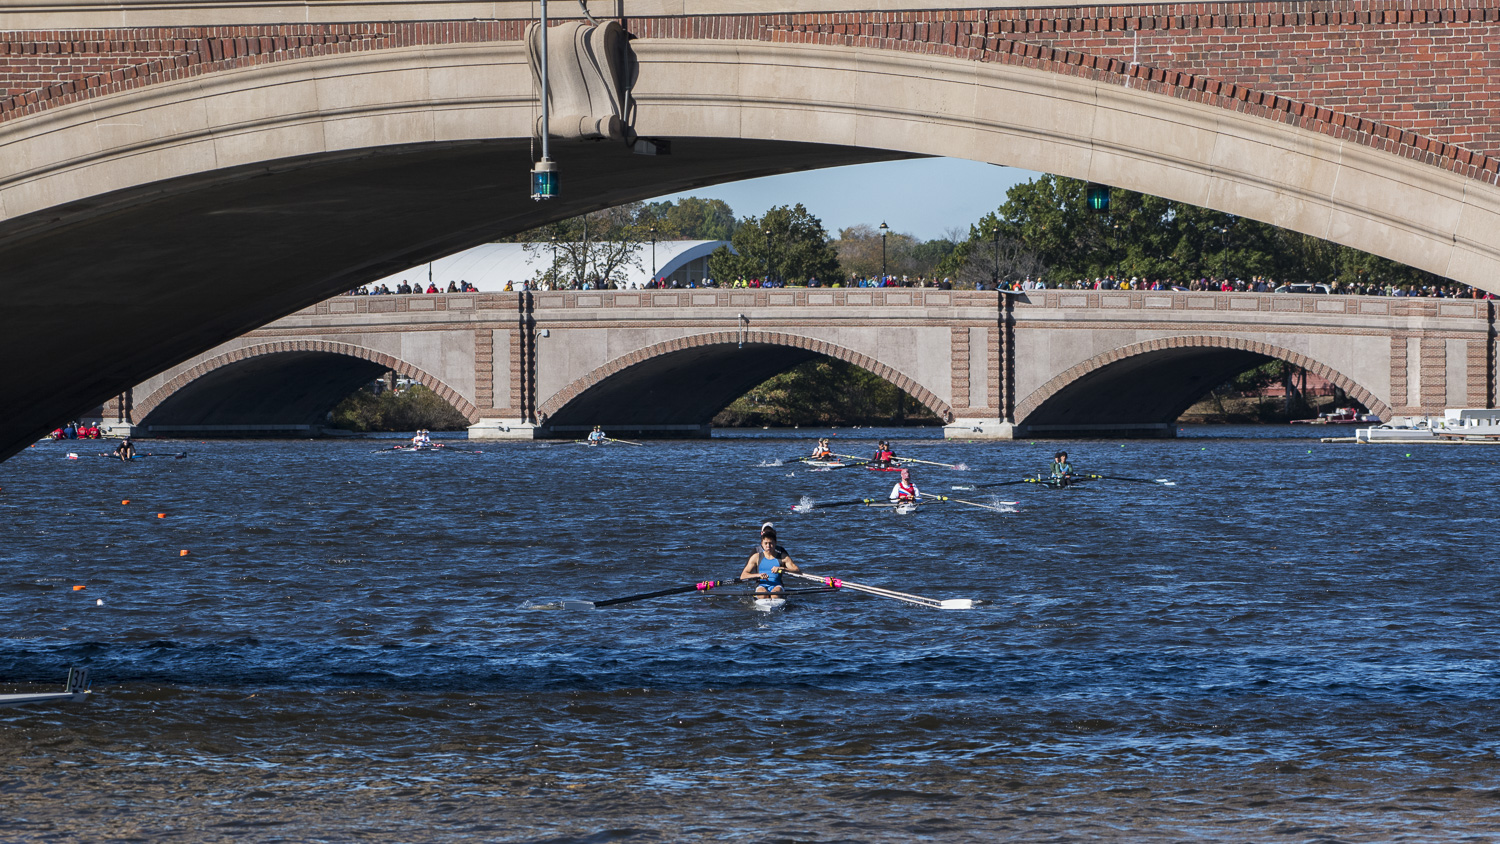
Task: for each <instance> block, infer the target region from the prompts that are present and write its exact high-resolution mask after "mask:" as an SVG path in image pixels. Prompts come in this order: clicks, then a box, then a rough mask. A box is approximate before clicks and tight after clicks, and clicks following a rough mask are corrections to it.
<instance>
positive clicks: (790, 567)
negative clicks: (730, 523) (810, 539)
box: [740, 522, 800, 595]
mask: <svg viewBox="0 0 1500 844" xmlns="http://www.w3.org/2000/svg"><path fill="white" fill-rule="evenodd" d="M778 569H786V570H787V571H800V569H798V568H797V564H796V563H794V562H792V555H791V554H788V553H787V552H786V549H785V548H783V547H781V546H780V545H778V544H777V543H776V528H774V527H772V526H771V523H770V522H766V523H765V524H764V525H762V526H761V528H760V547H759V548H757V549H755V553H754V554H751V555H750V560H749V561H748V562H746V563H745V568H744V570H743V571H741V572H740V578H741V579H742V580H756V579H758V580H759V581H760V582H759V583H758V584H756V587H755V594H756V595H767V594H775V595H780V594H782V593H783V592H784V591H785V590H784V589H783V588H782V583H781V572H780V571H778Z"/></svg>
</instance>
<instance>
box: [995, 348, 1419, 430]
mask: <svg viewBox="0 0 1500 844" xmlns="http://www.w3.org/2000/svg"><path fill="white" fill-rule="evenodd" d="M1272 358H1275V359H1279V360H1284V361H1286V362H1288V363H1291V364H1293V365H1295V366H1299V367H1302V368H1303V369H1306V370H1308V371H1309V372H1312V373H1313V374H1315V375H1318V376H1320V377H1322V378H1324V379H1326V380H1327V381H1328V382H1329V383H1332V384H1334V385H1336V386H1337V387H1339V388H1340V389H1342V390H1343V391H1344V392H1345V393H1347V394H1348V395H1349V397H1350V398H1351V399H1353V400H1354V401H1357V402H1359V403H1360V404H1362V405H1364V406H1365V407H1366V408H1368V409H1369V410H1370V411H1371V412H1372V413H1376V414H1378V415H1379V416H1380V417H1381V418H1382V419H1389V418H1390V416H1391V408H1390V405H1388V404H1387V403H1386V402H1385V401H1383V400H1381V398H1380V397H1379V396H1377V395H1375V394H1374V393H1372V392H1371V391H1370V390H1368V389H1367V388H1365V387H1364V386H1363V385H1361V384H1359V383H1357V382H1355V381H1354V380H1353V379H1351V378H1349V377H1348V376H1346V375H1344V374H1343V373H1342V372H1339V371H1338V370H1336V369H1334V368H1333V367H1331V366H1329V365H1328V364H1326V363H1323V362H1322V361H1319V360H1316V359H1314V358H1311V357H1308V356H1307V355H1304V354H1301V353H1299V352H1294V351H1292V350H1290V349H1285V348H1282V347H1280V346H1275V345H1272V344H1269V343H1263V342H1260V341H1258V340H1252V339H1248V338H1243V337H1222V336H1212V335H1201V336H1191V337H1167V338H1162V339H1159V340H1150V341H1146V342H1141V343H1135V344H1132V345H1129V346H1122V347H1120V348H1117V349H1112V350H1110V351H1108V352H1105V353H1103V354H1100V355H1096V356H1095V357H1093V358H1090V359H1089V360H1086V361H1083V362H1081V363H1078V364H1076V365H1074V366H1072V367H1070V368H1069V369H1067V370H1066V371H1064V372H1061V373H1059V374H1058V375H1057V376H1056V377H1054V378H1052V379H1051V380H1050V381H1048V382H1046V383H1045V384H1043V385H1042V386H1041V387H1039V388H1037V390H1036V391H1035V392H1033V393H1032V394H1031V395H1029V396H1027V397H1025V398H1024V399H1022V401H1021V402H1020V403H1019V404H1018V405H1017V406H1016V423H1017V425H1018V426H1019V427H1020V428H1022V429H1023V430H1025V431H1027V432H1028V433H1032V434H1045V433H1056V434H1066V433H1068V432H1070V431H1074V432H1078V433H1087V432H1088V431H1089V430H1090V429H1096V428H1102V427H1108V426H1112V425H1122V424H1123V425H1157V426H1170V425H1171V424H1172V423H1173V422H1175V421H1176V420H1177V418H1178V417H1179V416H1181V415H1182V413H1183V412H1184V411H1186V410H1187V409H1188V408H1189V407H1191V406H1192V405H1193V404H1194V403H1195V402H1196V401H1198V400H1199V399H1201V398H1202V397H1203V396H1204V395H1206V394H1207V393H1208V392H1209V391H1210V390H1212V389H1213V388H1214V387H1217V386H1218V385H1220V384H1222V383H1224V382H1225V381H1226V380H1228V379H1229V378H1232V377H1233V376H1235V375H1237V374H1239V373H1240V372H1243V371H1245V370H1246V369H1249V368H1251V367H1253V366H1255V365H1257V363H1259V362H1262V361H1266V360H1270V359H1272Z"/></svg>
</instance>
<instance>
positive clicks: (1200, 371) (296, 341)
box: [107, 289, 1496, 438]
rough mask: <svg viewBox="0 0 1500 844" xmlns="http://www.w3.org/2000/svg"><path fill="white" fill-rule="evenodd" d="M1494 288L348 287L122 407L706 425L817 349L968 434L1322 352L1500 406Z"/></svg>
mask: <svg viewBox="0 0 1500 844" xmlns="http://www.w3.org/2000/svg"><path fill="white" fill-rule="evenodd" d="M1495 353H1496V334H1495V307H1494V303H1493V302H1491V301H1485V300H1439V299H1401V298H1394V299H1391V298H1377V297H1361V296H1299V295H1286V294H1284V295H1271V294H1246V293H1182V292H1162V293H1157V292H1149V291H1131V292H1100V291H1045V292H1043V291H1038V292H1036V293H1032V294H1026V295H1019V296H1016V295H1007V294H1000V293H995V292H975V291H937V290H922V289H915V290H906V289H885V290H860V289H835V290H818V289H813V290H806V289H785V290H680V291H630V292H624V291H604V292H577V293H574V292H568V293H560V292H551V293H547V292H542V293H534V294H518V293H485V294H477V295H473V294H449V295H442V296H380V297H341V298H337V299H333V300H330V301H326V302H322V303H319V304H318V305H316V306H314V307H311V308H307V309H305V310H302V311H299V312H297V313H295V314H293V315H291V316H289V317H286V318H284V319H281V320H278V321H276V322H275V323H272V324H271V325H268V326H266V327H265V328H262V329H259V330H257V331H253V332H251V333H249V334H246V335H244V336H242V337H239V338H237V339H235V340H233V341H231V342H229V343H226V344H224V345H222V346H220V347H218V348H215V349H212V350H210V351H208V352H206V353H204V354H202V355H199V356H197V357H195V358H194V359H192V360H190V361H187V362H185V363H183V364H182V365H180V366H177V367H174V368H172V369H170V370H168V371H167V372H164V373H162V374H160V375H158V376H156V377H154V378H151V379H149V380H147V381H146V382H144V383H142V384H139V385H137V386H136V387H134V388H132V389H131V390H130V391H128V393H127V394H125V395H123V396H121V397H119V398H118V399H117V400H116V401H114V402H112V403H111V404H110V405H109V407H108V408H107V412H108V417H109V418H112V419H115V420H121V421H127V422H130V423H132V424H133V425H134V426H135V428H136V429H137V431H138V432H140V433H144V434H148V435H151V434H154V435H173V434H179V435H199V436H201V435H206V434H242V433H253V432H271V431H279V432H306V431H308V430H310V429H316V428H317V427H319V426H320V425H321V423H322V422H323V421H324V418H325V414H326V413H327V411H328V410H330V409H331V408H332V407H333V405H334V403H336V402H337V401H338V400H339V399H341V398H342V397H343V396H344V395H347V393H348V392H349V391H350V390H352V389H354V388H355V387H357V386H359V385H360V384H362V383H365V382H367V381H368V380H370V379H373V378H374V377H376V376H377V375H378V374H379V373H381V372H383V371H385V370H395V371H396V372H399V373H402V374H405V375H408V376H411V377H412V378H415V379H417V380H418V381H420V382H422V383H424V384H426V385H427V386H429V387H431V388H432V389H434V390H436V391H437V392H438V393H439V394H440V395H441V396H443V397H444V398H445V399H447V400H448V401H449V402H450V403H452V404H453V406H454V407H456V408H458V409H459V410H460V411H461V412H462V413H463V414H464V415H466V416H467V417H468V418H469V420H470V422H471V423H473V426H474V427H472V428H471V429H470V434H471V436H474V437H502V438H530V437H577V436H580V435H581V432H583V431H586V430H588V429H589V428H590V427H591V426H593V425H595V424H602V425H604V426H605V427H606V429H607V430H609V431H610V432H612V433H614V434H616V435H619V436H674V437H680V436H706V435H707V432H708V423H709V420H710V419H711V418H712V417H713V416H714V414H715V413H716V412H718V411H719V410H721V409H722V408H723V407H725V406H726V405H728V404H729V403H730V402H731V401H733V400H734V399H735V398H738V397H739V396H740V395H742V394H744V393H745V392H747V391H748V390H749V389H750V388H752V387H754V386H755V385H756V384H758V383H760V382H761V381H762V380H764V379H766V378H768V377H770V376H772V375H774V374H776V373H778V372H781V371H784V370H786V369H788V368H790V367H792V366H795V365H796V364H798V363H800V362H802V361H804V360H807V359H809V358H812V357H814V356H817V355H826V356H828V357H833V358H838V359H840V360H844V361H848V362H850V363H853V364H856V365H858V366H860V367H863V368H865V369H867V370H869V371H870V372H873V373H875V374H877V375H879V376H881V377H883V378H885V379H887V380H888V381H891V382H892V383H894V384H896V385H897V386H898V387H901V388H902V389H903V390H905V391H906V392H908V393H909V394H911V395H912V396H913V397H914V398H916V399H917V400H918V401H920V402H921V403H922V404H923V405H925V406H927V407H928V408H929V409H931V410H932V411H933V412H934V413H936V414H937V415H938V416H939V417H941V418H943V419H944V420H946V421H947V422H948V423H949V425H948V429H947V431H948V435H949V436H954V437H976V438H977V437H997V438H1004V437H1010V436H1057V437H1068V436H1157V437H1160V436H1172V434H1173V432H1174V431H1175V427H1174V425H1173V422H1174V420H1176V419H1177V417H1178V416H1179V415H1180V414H1181V413H1182V412H1183V411H1184V410H1186V409H1187V407H1188V406H1189V405H1191V404H1192V403H1193V402H1194V401H1196V400H1198V399H1199V398H1201V397H1202V396H1203V395H1204V394H1205V393H1206V392H1207V391H1208V390H1210V389H1212V388H1213V387H1215V386H1217V385H1218V384H1221V383H1223V382H1224V381H1225V380H1226V379H1228V378H1229V377H1231V376H1233V375H1235V374H1237V373H1239V372H1241V371H1243V370H1244V369H1247V368H1249V367H1251V366H1254V365H1256V364H1258V363H1260V362H1262V361H1265V360H1268V359H1271V358H1279V359H1282V360H1287V361H1290V362H1292V363H1295V364H1297V365H1299V366H1303V367H1306V368H1308V369H1309V370H1311V371H1313V372H1316V373H1317V374H1319V375H1322V376H1323V377H1325V378H1327V379H1328V380H1329V381H1331V382H1333V383H1334V384H1337V385H1338V386H1340V387H1342V388H1343V389H1344V390H1346V391H1347V392H1348V393H1349V395H1350V396H1351V397H1353V398H1354V399H1356V400H1358V401H1360V402H1361V403H1363V404H1364V405H1365V406H1366V407H1369V408H1370V409H1371V410H1373V411H1375V412H1376V413H1379V414H1381V416H1382V417H1389V416H1391V415H1392V414H1429V413H1441V412H1442V409H1443V408H1444V407H1451V406H1464V407H1480V406H1482V407H1492V406H1494V402H1495V398H1496V395H1495V391H1496V373H1495Z"/></svg>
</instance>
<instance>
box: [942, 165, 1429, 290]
mask: <svg viewBox="0 0 1500 844" xmlns="http://www.w3.org/2000/svg"><path fill="white" fill-rule="evenodd" d="M1085 194H1086V184H1085V183H1084V182H1081V181H1079V180H1077V179H1066V178H1063V177H1060V176H1043V177H1042V178H1039V179H1036V180H1034V181H1031V182H1026V183H1024V184H1020V185H1016V186H1014V187H1012V188H1011V189H1010V190H1009V191H1007V192H1006V195H1005V203H1004V204H1003V205H1001V206H1000V208H999V209H997V210H996V211H995V212H994V213H993V214H990V215H987V216H986V217H985V218H984V219H982V220H980V221H979V222H978V223H976V224H975V225H974V226H972V227H971V228H970V231H969V239H968V241H966V242H965V243H961V244H959V246H958V248H957V249H956V250H955V252H954V253H953V256H951V257H950V258H949V260H948V261H947V262H945V264H944V265H943V269H942V271H951V272H956V273H959V274H960V275H962V274H964V273H967V274H969V275H976V274H980V273H979V272H978V267H979V265H980V264H981V263H982V261H979V260H978V259H976V258H975V257H974V256H976V255H983V254H984V253H985V250H986V242H990V243H992V242H993V238H994V237H995V232H996V230H997V229H998V231H999V234H1000V238H1001V244H1002V246H1001V251H1002V263H1004V261H1005V259H1004V253H1005V252H1006V250H1007V246H1006V244H1007V243H1013V244H1018V245H1016V246H1013V247H1011V251H1012V252H1013V253H1014V255H1015V257H1016V258H1018V259H1019V258H1021V257H1022V256H1023V255H1024V254H1025V253H1029V254H1030V255H1031V256H1033V257H1034V259H1035V261H1036V262H1039V263H1040V265H1041V267H1042V269H1041V270H1039V272H1040V273H1041V274H1043V275H1044V276H1045V277H1046V278H1047V279H1048V280H1049V281H1051V282H1054V283H1058V282H1067V281H1072V280H1074V279H1080V278H1084V279H1091V278H1096V277H1099V276H1106V275H1114V276H1117V277H1125V278H1129V277H1131V276H1136V277H1139V278H1142V279H1171V280H1176V281H1180V282H1185V281H1189V280H1191V279H1195V278H1201V277H1205V276H1212V277H1218V278H1250V277H1252V276H1258V275H1259V276H1269V277H1271V278H1274V279H1277V280H1281V281H1319V282H1331V281H1343V282H1347V283H1369V282H1375V283H1381V284H1398V285H1399V284H1424V285H1425V284H1436V283H1440V282H1441V281H1442V280H1441V279H1440V278H1439V277H1438V276H1435V275H1432V274H1431V273H1426V272H1422V271H1420V270H1416V269H1413V268H1411V267H1406V266H1403V265H1401V264H1397V263H1395V262H1393V261H1387V260H1385V259H1383V258H1378V257H1376V256H1374V255H1370V254H1368V253H1365V252H1360V251H1359V250H1356V249H1350V248H1348V247H1345V246H1339V245H1337V244H1333V243H1329V242H1328V241H1324V240H1320V239H1318V238H1315V237H1311V236H1308V235H1303V234H1298V233H1296V232H1291V231H1287V230H1285V229H1280V228H1277V227H1275V226H1272V225H1268V224H1266V223H1261V222H1258V221H1255V220H1251V219H1248V218H1245V217H1236V216H1234V215H1233V214H1226V213H1224V212H1222V211H1214V210H1212V209H1208V208H1199V207H1197V206H1193V205H1188V204H1186V203H1181V202H1174V201H1171V200H1167V199H1162V198H1160V197H1155V196H1150V195H1148V194H1141V193H1136V192H1134V191H1128V190H1121V189H1118V188H1116V189H1114V190H1113V191H1112V192H1111V195H1110V208H1109V210H1108V211H1106V212H1098V211H1094V210H1092V209H1090V208H1089V207H1088V204H1087V202H1086V201H1085ZM990 249H993V246H990ZM970 261H973V262H974V263H973V265H972V266H971V265H969V263H968V262H970ZM1027 265H1030V264H1029V262H1027V261H1022V262H1021V265H1020V266H1016V267H1015V268H1014V269H1013V270H1012V271H1011V272H1010V273H1007V272H1006V271H1005V269H1004V267H1003V266H1002V271H1001V276H1002V278H1011V279H1013V278H1016V277H1017V276H1018V275H1020V274H1023V272H1022V271H1023V269H1024V267H1025V266H1027ZM965 266H968V269H967V270H964V269H963V268H964V267H965ZM993 273H994V270H993V259H992V262H991V271H990V274H991V275H993Z"/></svg>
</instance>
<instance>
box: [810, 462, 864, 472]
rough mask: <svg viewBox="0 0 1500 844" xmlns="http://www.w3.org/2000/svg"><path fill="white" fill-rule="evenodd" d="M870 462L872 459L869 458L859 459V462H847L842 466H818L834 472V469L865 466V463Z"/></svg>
mask: <svg viewBox="0 0 1500 844" xmlns="http://www.w3.org/2000/svg"><path fill="white" fill-rule="evenodd" d="M869 462H870V461H868V460H861V461H859V462H857V463H845V464H843V465H842V466H819V467H818V468H820V469H825V470H827V471H829V472H832V471H833V470H834V469H852V468H854V467H855V466H863V465H865V464H866V463H869Z"/></svg>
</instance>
